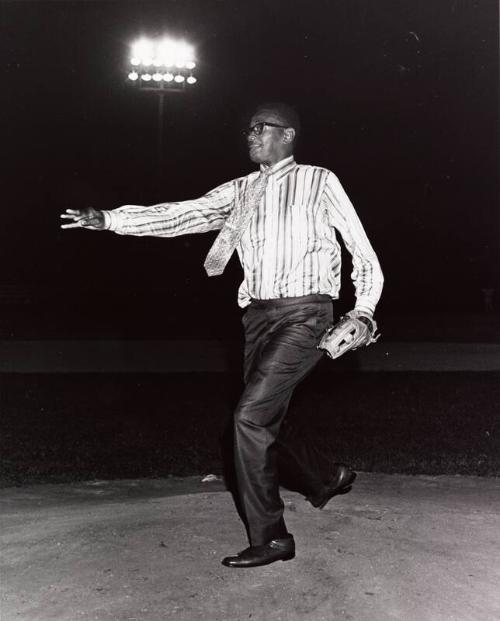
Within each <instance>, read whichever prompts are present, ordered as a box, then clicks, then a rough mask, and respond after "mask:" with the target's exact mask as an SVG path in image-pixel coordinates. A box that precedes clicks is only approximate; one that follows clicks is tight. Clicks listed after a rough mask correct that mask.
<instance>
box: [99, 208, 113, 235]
mask: <svg viewBox="0 0 500 621" xmlns="http://www.w3.org/2000/svg"><path fill="white" fill-rule="evenodd" d="M102 213H103V215H104V229H105V230H107V231H114V230H115V226H116V223H115V222H114V219H113V216H112V214H111V211H106V210H104V209H103V210H102Z"/></svg>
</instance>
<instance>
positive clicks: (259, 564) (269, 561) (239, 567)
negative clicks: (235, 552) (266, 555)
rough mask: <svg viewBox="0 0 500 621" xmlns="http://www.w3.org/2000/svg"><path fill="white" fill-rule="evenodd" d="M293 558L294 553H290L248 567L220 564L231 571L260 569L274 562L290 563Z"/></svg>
mask: <svg viewBox="0 0 500 621" xmlns="http://www.w3.org/2000/svg"><path fill="white" fill-rule="evenodd" d="M294 558H295V552H290V554H287V555H286V556H282V557H280V558H275V559H270V560H268V561H264V562H263V563H252V564H248V565H231V564H229V563H227V564H226V563H224V562H223V563H222V564H223V565H224V567H231V568H233V569H248V568H251V567H262V566H263V565H270V564H271V563H276V561H291V560H292V559H294Z"/></svg>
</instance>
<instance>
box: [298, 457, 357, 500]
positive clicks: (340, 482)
mask: <svg viewBox="0 0 500 621" xmlns="http://www.w3.org/2000/svg"><path fill="white" fill-rule="evenodd" d="M335 465H336V468H337V470H336V472H335V476H334V477H333V479H332V480H331V482H330V483H329V484H328V485H325V487H324V489H323V490H322V491H321V492H319V493H318V494H315V495H314V496H308V497H307V500H308V501H309V502H310V503H311V504H312V506H313V507H316V508H317V509H323V508H324V507H325V506H326V504H327V503H328V501H329V500H331V499H332V498H333V497H334V496H337V495H338V494H347V492H350V491H351V488H352V484H353V483H354V479H355V478H356V473H355V472H353V471H352V470H351V469H350V468H349V467H348V466H346V465H345V464H335Z"/></svg>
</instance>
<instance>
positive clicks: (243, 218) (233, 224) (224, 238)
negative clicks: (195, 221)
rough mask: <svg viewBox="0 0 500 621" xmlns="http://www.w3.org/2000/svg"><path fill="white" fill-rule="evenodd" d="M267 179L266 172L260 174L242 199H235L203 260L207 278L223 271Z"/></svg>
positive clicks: (258, 201)
mask: <svg viewBox="0 0 500 621" xmlns="http://www.w3.org/2000/svg"><path fill="white" fill-rule="evenodd" d="M268 178H269V172H268V171H264V172H261V173H260V175H259V176H258V177H257V179H256V180H255V181H254V182H253V183H252V184H250V185H249V187H247V190H246V192H245V195H244V199H243V200H239V197H238V196H237V197H236V200H235V205H234V207H233V210H232V211H231V213H230V214H229V216H228V218H227V220H226V221H225V222H224V226H223V227H222V230H221V232H220V233H219V234H218V235H217V238H216V240H215V241H214V243H213V245H212V247H211V248H210V250H209V252H208V254H207V258H206V259H205V263H204V265H205V269H206V271H207V274H208V275H209V276H219V274H222V272H223V271H224V268H225V267H226V265H227V263H228V261H229V259H230V258H231V255H232V254H233V252H234V250H235V248H236V246H237V245H238V242H239V241H240V239H241V236H242V235H243V233H244V232H245V230H246V228H247V227H248V225H249V223H250V219H251V217H252V215H253V213H254V212H255V210H256V209H257V206H258V205H259V203H260V199H261V198H262V195H263V194H264V192H265V189H266V183H267V180H268Z"/></svg>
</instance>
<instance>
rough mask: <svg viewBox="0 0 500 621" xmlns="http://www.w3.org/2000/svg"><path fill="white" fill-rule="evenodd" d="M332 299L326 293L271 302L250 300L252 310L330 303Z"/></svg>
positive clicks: (271, 300) (272, 300) (276, 299)
mask: <svg viewBox="0 0 500 621" xmlns="http://www.w3.org/2000/svg"><path fill="white" fill-rule="evenodd" d="M331 301H332V298H331V297H330V296H329V295H327V294H326V293H312V294H311V295H301V296H299V297H295V298H291V297H290V298H271V299H269V300H257V299H255V298H252V299H251V300H250V306H251V308H278V307H280V306H293V305H294V304H299V305H300V304H311V303H326V302H328V303H330V302H331Z"/></svg>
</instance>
